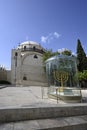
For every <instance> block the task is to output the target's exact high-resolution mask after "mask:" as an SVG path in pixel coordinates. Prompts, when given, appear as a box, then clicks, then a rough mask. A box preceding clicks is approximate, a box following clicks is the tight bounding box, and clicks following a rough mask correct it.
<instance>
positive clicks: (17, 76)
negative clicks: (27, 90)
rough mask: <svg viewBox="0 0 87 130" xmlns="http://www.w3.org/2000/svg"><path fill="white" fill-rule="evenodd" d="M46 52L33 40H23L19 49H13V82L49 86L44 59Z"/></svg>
mask: <svg viewBox="0 0 87 130" xmlns="http://www.w3.org/2000/svg"><path fill="white" fill-rule="evenodd" d="M44 52H45V49H44V48H43V47H41V45H40V44H38V43H36V42H33V41H26V42H23V43H21V44H20V45H19V46H18V47H17V49H12V55H11V83H12V84H18V85H28V86H47V80H46V74H45V72H44V68H43V61H42V57H43V53H44Z"/></svg>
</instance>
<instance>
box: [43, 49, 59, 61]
mask: <svg viewBox="0 0 87 130" xmlns="http://www.w3.org/2000/svg"><path fill="white" fill-rule="evenodd" d="M57 54H59V53H58V52H52V50H48V51H46V52H45V53H44V54H43V62H45V61H46V60H47V59H49V58H50V57H52V56H55V55H57Z"/></svg>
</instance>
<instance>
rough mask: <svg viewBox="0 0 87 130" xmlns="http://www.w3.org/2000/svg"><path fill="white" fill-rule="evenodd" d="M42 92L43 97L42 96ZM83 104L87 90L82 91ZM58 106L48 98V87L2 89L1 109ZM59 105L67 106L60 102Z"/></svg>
mask: <svg viewBox="0 0 87 130" xmlns="http://www.w3.org/2000/svg"><path fill="white" fill-rule="evenodd" d="M42 92H44V93H43V95H42ZM82 97H83V102H87V90H82ZM35 103H36V104H40V103H41V104H43V103H45V104H57V101H56V100H54V99H49V98H48V96H47V87H44V88H41V87H38V86H37V87H36V86H35V87H34V86H30V87H12V86H11V87H6V88H3V89H0V107H10V106H27V105H32V104H35ZM58 104H59V105H61V104H65V103H64V102H62V101H60V102H59V103H58Z"/></svg>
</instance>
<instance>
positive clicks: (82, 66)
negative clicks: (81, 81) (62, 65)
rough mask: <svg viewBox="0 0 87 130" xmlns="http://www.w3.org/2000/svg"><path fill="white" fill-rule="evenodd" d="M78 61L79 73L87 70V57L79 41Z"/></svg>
mask: <svg viewBox="0 0 87 130" xmlns="http://www.w3.org/2000/svg"><path fill="white" fill-rule="evenodd" d="M77 60H78V65H77V68H78V71H81V72H83V70H87V57H86V54H85V52H84V49H83V47H82V45H81V42H80V40H79V39H78V40H77Z"/></svg>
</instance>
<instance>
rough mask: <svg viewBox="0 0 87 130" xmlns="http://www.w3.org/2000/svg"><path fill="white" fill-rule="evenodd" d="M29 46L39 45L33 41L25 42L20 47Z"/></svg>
mask: <svg viewBox="0 0 87 130" xmlns="http://www.w3.org/2000/svg"><path fill="white" fill-rule="evenodd" d="M29 44H32V45H39V44H38V43H37V42H34V41H25V42H22V43H21V44H20V45H29Z"/></svg>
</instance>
